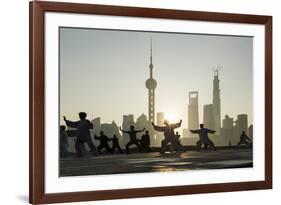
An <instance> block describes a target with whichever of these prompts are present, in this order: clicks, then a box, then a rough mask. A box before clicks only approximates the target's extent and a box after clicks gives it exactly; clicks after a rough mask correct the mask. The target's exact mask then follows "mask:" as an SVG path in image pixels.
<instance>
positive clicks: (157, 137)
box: [154, 112, 165, 147]
mask: <svg viewBox="0 0 281 205" xmlns="http://www.w3.org/2000/svg"><path fill="white" fill-rule="evenodd" d="M156 118H157V119H156V121H157V125H158V126H163V125H164V120H165V113H164V112H157V117H156ZM163 139H164V134H163V132H157V131H155V144H154V146H156V147H160V145H161V141H162V140H163Z"/></svg>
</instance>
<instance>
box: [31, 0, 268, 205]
mask: <svg viewBox="0 0 281 205" xmlns="http://www.w3.org/2000/svg"><path fill="white" fill-rule="evenodd" d="M29 9H30V19H29V20H30V35H29V42H30V44H29V45H30V51H29V52H30V54H29V62H30V75H29V77H30V80H29V82H30V87H29V91H30V98H29V100H30V104H29V108H30V111H29V112H30V113H29V115H30V120H29V123H30V127H29V131H30V139H29V140H30V142H29V146H30V148H29V161H30V162H29V163H30V165H29V187H30V190H29V199H30V203H32V204H41V203H58V202H74V201H89V200H105V199H107V200H108V199H121V198H135V197H153V196H167V195H180V194H198V193H211V192H229V191H242V190H255V189H270V188H272V17H271V16H260V15H245V14H230V13H214V12H199V11H184V10H169V9H155V8H136V7H121V6H105V5H92V4H77V3H58V2H44V1H33V2H30V5H29ZM45 12H65V13H76V14H97V15H111V16H126V17H140V18H157V19H175V20H194V21H205V22H225V23H242V24H255V25H263V26H265V50H264V56H265V65H264V68H265V71H264V72H265V133H264V137H265V144H264V149H265V180H263V181H249V182H233V183H215V184H200V185H199V184H198V185H180V186H165V187H149V188H134V189H118V190H100V191H83V192H69V193H45V188H44V184H45V181H44V176H45V171H44V155H45V151H44V150H45V148H44V137H45V134H44V130H45V125H44V120H45V118H44V116H45V110H44V108H45V107H44V105H45V90H44V89H45V84H44V82H45V80H44V76H45V68H44V65H45V59H44V52H45V50H44V49H45V45H44V31H45V30H44V25H45V24H44V15H45Z"/></svg>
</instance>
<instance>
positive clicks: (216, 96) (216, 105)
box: [213, 69, 221, 135]
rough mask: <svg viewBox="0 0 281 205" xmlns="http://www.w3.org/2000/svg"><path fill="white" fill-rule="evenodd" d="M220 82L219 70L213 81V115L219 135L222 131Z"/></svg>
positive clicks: (215, 73)
mask: <svg viewBox="0 0 281 205" xmlns="http://www.w3.org/2000/svg"><path fill="white" fill-rule="evenodd" d="M219 84H220V80H219V70H218V69H216V70H215V71H214V80H213V113H214V129H215V131H216V134H217V135H220V129H221V99H220V85H219Z"/></svg>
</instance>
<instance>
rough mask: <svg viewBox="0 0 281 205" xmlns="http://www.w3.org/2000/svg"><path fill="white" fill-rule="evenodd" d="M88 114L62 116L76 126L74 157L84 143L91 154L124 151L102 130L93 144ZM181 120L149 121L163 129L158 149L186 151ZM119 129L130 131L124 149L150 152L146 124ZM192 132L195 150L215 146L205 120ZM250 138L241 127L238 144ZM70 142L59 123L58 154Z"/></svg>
mask: <svg viewBox="0 0 281 205" xmlns="http://www.w3.org/2000/svg"><path fill="white" fill-rule="evenodd" d="M86 117H87V114H86V113H85V112H80V113H79V118H80V120H79V121H76V122H73V121H70V120H67V119H66V117H64V121H65V124H66V125H67V126H69V127H71V128H76V129H77V139H76V141H75V150H76V155H77V157H83V148H84V144H85V143H87V144H88V146H89V148H90V150H91V153H92V155H93V156H96V155H97V154H98V153H99V154H101V151H102V150H103V149H105V150H106V151H107V152H109V153H114V152H115V150H117V151H118V152H119V153H123V151H122V149H121V147H120V145H119V140H118V138H117V136H116V135H113V138H109V137H107V136H106V135H105V134H104V133H103V131H101V132H100V136H96V135H95V136H94V139H95V140H99V141H100V144H99V145H98V147H97V149H96V146H95V145H94V143H93V141H92V137H91V132H90V130H91V129H93V124H92V123H91V122H90V121H89V120H87V119H86ZM181 123H182V120H180V121H179V122H178V123H169V121H168V120H165V121H164V126H158V125H155V124H154V123H153V122H152V126H153V128H154V129H155V130H156V131H158V132H163V133H164V139H163V140H162V141H161V150H160V152H161V153H165V152H166V151H172V152H173V151H176V152H177V151H185V148H184V146H183V145H182V144H181V142H180V135H179V134H178V132H176V133H175V131H174V130H175V129H176V128H179V127H180V126H181ZM120 131H121V132H122V133H126V134H128V135H129V138H130V140H129V142H128V143H127V144H126V153H127V154H129V153H130V149H129V148H130V146H132V145H135V146H136V147H137V148H138V151H139V152H150V151H151V149H150V136H149V132H148V131H147V130H146V131H145V128H143V129H142V130H135V127H134V126H133V125H132V126H130V129H129V130H123V129H122V128H121V127H120ZM144 131H145V133H144V134H143V135H142V136H141V139H138V138H137V133H141V132H144ZM190 132H191V133H194V134H198V136H199V140H198V141H197V142H196V145H197V149H198V151H200V150H201V147H202V145H203V146H204V148H205V149H208V148H211V149H212V150H214V151H215V150H216V147H215V144H214V143H213V141H212V140H211V139H210V138H209V137H208V134H214V133H215V132H216V131H214V130H211V129H208V128H205V127H204V124H200V129H198V130H190ZM109 141H112V147H110V146H109V144H108V142H109ZM250 142H251V139H250V138H249V137H248V136H247V135H246V134H245V132H244V131H243V132H242V134H241V136H240V142H239V143H238V146H241V145H242V144H245V145H249V144H250ZM68 145H69V143H68V139H67V134H66V131H65V126H63V125H62V126H60V155H61V156H67V153H68V152H67V146H68Z"/></svg>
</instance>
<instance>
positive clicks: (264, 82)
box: [30, 1, 272, 204]
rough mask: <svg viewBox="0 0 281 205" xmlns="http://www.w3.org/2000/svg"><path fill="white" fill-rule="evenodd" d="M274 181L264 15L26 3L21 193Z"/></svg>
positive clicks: (268, 29)
mask: <svg viewBox="0 0 281 205" xmlns="http://www.w3.org/2000/svg"><path fill="white" fill-rule="evenodd" d="M271 187H272V17H271V16H260V15H246V14H230V13H213V12H201V11H200V12H199V11H185V10H169V9H156V8H136V7H120V6H105V5H92V4H76V3H61V2H60V3H59V2H44V1H33V2H30V203H33V204H39V203H57V202H74V201H87V200H88V201H89V200H105V199H120V198H134V197H153V196H168V195H179V194H196V193H210V192H226V191H240V190H254V189H270V188H271Z"/></svg>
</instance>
